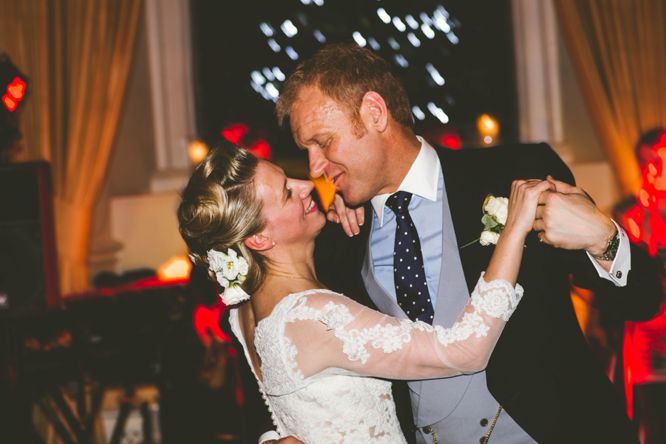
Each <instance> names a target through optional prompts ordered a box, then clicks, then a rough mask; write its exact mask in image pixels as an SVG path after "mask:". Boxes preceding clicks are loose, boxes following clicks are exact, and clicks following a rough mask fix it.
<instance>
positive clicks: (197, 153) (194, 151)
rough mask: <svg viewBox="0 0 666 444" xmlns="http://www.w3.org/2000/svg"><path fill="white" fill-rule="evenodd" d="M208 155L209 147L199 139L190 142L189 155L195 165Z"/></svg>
mask: <svg viewBox="0 0 666 444" xmlns="http://www.w3.org/2000/svg"><path fill="white" fill-rule="evenodd" d="M207 154H208V145H206V144H205V143H204V142H202V141H201V140H199V139H195V140H193V141H191V142H190V144H189V146H188V147H187V155H188V156H189V157H190V160H191V161H192V163H193V164H194V165H198V164H199V163H200V162H201V161H202V160H204V158H205V157H206V155H207Z"/></svg>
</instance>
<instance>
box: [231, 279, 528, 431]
mask: <svg viewBox="0 0 666 444" xmlns="http://www.w3.org/2000/svg"><path fill="white" fill-rule="evenodd" d="M522 293H523V291H522V288H520V287H519V286H518V287H517V288H516V289H514V288H513V287H512V286H511V284H510V283H508V282H505V281H491V282H485V281H484V279H483V276H482V277H481V279H479V282H478V284H477V286H476V288H475V289H474V291H473V292H472V295H471V298H470V302H469V303H468V305H467V307H466V308H465V310H464V311H463V312H462V313H461V315H460V316H459V318H458V321H457V322H456V323H455V324H454V325H453V326H452V327H450V328H443V327H440V326H434V327H433V326H431V325H428V324H426V323H423V322H412V321H410V320H398V319H395V318H391V317H389V316H386V315H383V314H381V313H378V312H376V311H373V310H370V309H368V308H366V307H363V306H361V305H359V304H357V303H356V302H354V301H352V300H351V299H349V298H346V297H345V296H342V295H340V294H337V293H333V292H331V291H329V290H320V289H318V290H309V291H305V292H301V293H295V294H292V295H289V296H286V297H285V298H283V299H282V300H281V301H280V302H279V303H278V304H277V305H276V306H275V308H274V309H273V312H272V313H271V314H270V316H268V317H267V318H265V319H263V320H262V321H260V322H259V323H258V325H257V327H256V329H255V338H254V346H255V347H256V351H257V354H258V355H259V357H260V360H261V374H262V376H263V382H262V381H259V386H260V390H261V391H262V393H263V394H265V399H266V401H267V405H269V408H270V409H271V411H272V413H273V419H274V423H275V424H276V427H277V429H278V431H279V433H280V434H281V435H283V436H286V435H294V436H296V437H297V438H299V439H300V440H302V441H304V442H306V443H403V442H405V440H404V437H403V435H402V432H401V430H400V426H399V423H398V420H397V417H396V414H395V405H394V403H393V397H392V394H391V384H390V382H388V381H385V380H383V379H376V378H368V377H365V376H377V377H380V378H390V379H425V378H436V377H445V376H452V375H456V374H460V373H461V372H466V371H477V370H480V369H482V368H483V366H485V363H486V362H487V358H488V357H489V355H490V351H491V350H492V348H493V346H494V344H495V342H496V340H497V338H498V337H499V334H500V332H501V330H502V328H503V326H504V323H505V320H507V319H508V318H509V316H510V315H511V313H512V312H513V311H514V310H515V308H516V306H517V304H518V302H519V301H520V298H521V296H522ZM237 316H238V314H237V311H236V309H232V311H231V318H230V320H231V324H232V329H233V331H234V333H235V334H236V335H237V336H238V337H239V339H240V341H241V343H242V344H243V347H244V348H245V349H246V350H245V351H246V357H248V360H249V355H248V352H247V346H246V344H245V343H244V341H243V338H242V335H241V331H240V328H239V325H238V317H237ZM406 344H409V346H408V347H406V346H405V345H406ZM250 362H251V361H250ZM255 376H256V374H255Z"/></svg>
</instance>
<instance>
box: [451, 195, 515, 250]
mask: <svg viewBox="0 0 666 444" xmlns="http://www.w3.org/2000/svg"><path fill="white" fill-rule="evenodd" d="M481 209H482V211H483V217H482V218H481V223H482V224H483V231H482V232H481V236H479V238H478V239H475V240H473V241H472V242H468V243H466V244H465V245H463V246H462V247H460V248H465V247H468V246H470V245H472V244H473V243H475V242H479V243H480V244H481V245H483V246H484V247H485V246H488V245H491V244H492V245H495V244H496V243H497V241H498V240H499V237H500V233H501V232H502V230H503V229H504V224H506V218H507V216H508V213H509V199H507V198H506V197H495V196H493V195H492V194H489V195H487V196H486V199H485V200H484V201H483V205H482V206H481Z"/></svg>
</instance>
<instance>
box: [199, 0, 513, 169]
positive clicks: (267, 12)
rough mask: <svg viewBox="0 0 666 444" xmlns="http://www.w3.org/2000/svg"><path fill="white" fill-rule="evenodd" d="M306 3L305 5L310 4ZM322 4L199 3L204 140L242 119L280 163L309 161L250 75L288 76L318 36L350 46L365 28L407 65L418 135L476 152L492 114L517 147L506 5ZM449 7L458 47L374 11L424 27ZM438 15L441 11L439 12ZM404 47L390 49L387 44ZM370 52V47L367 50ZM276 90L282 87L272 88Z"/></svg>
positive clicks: (362, 0) (404, 71) (464, 0)
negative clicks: (276, 70) (449, 137)
mask: <svg viewBox="0 0 666 444" xmlns="http://www.w3.org/2000/svg"><path fill="white" fill-rule="evenodd" d="M305 1H307V0H305ZM321 3H323V5H322V6H317V5H315V4H314V2H310V4H303V3H302V2H301V1H299V0H280V1H239V2H226V1H217V0H194V1H193V2H192V35H193V42H194V43H193V45H194V70H195V79H196V81H195V84H196V102H197V110H196V111H197V123H198V131H199V133H200V136H201V137H202V138H203V139H204V140H206V141H208V142H214V141H215V140H216V139H217V138H219V135H220V131H221V130H222V129H223V128H224V127H225V126H227V125H229V124H232V123H238V122H242V123H245V124H247V125H248V126H249V127H250V134H249V135H248V136H249V138H250V139H252V138H258V137H262V138H265V139H266V140H268V141H269V143H271V145H272V146H273V154H274V157H275V158H276V159H277V160H279V159H280V158H293V157H298V156H302V154H299V152H298V150H297V149H296V147H295V145H294V144H293V141H292V140H291V137H290V135H289V134H288V131H285V130H281V129H279V128H278V127H277V125H276V123H275V117H274V103H273V102H272V101H270V100H266V99H264V98H263V97H262V96H261V95H260V94H259V93H257V92H256V91H255V90H254V89H253V88H252V87H251V85H250V73H251V71H252V70H259V71H261V69H262V68H263V67H273V66H279V67H280V69H281V70H282V71H283V72H284V73H285V74H286V75H289V73H290V72H291V71H292V70H293V68H294V67H295V65H296V64H297V63H298V61H300V60H301V59H302V58H304V57H308V56H310V55H311V54H312V53H314V52H315V51H316V50H317V49H318V48H319V47H320V46H321V43H319V42H318V41H317V40H316V39H315V37H314V35H313V32H314V30H315V29H317V30H320V31H321V32H322V33H323V34H324V35H325V36H326V37H327V42H337V41H353V39H352V33H353V32H354V31H359V32H360V33H361V34H362V35H363V36H364V37H365V38H368V37H369V36H373V37H374V38H375V39H376V41H377V42H378V43H379V44H380V46H381V48H380V49H379V50H378V51H377V52H378V53H379V54H380V55H381V56H382V57H384V58H386V59H388V60H393V57H394V56H395V55H396V54H401V55H403V56H404V57H405V59H407V60H408V62H409V66H408V67H406V68H403V67H400V66H399V65H398V64H397V63H394V67H395V69H396V72H397V73H398V74H399V76H400V77H401V78H402V79H403V81H404V82H405V85H406V87H407V91H408V93H409V96H410V98H411V101H412V105H419V106H420V107H421V109H422V110H423V111H424V112H425V114H426V116H427V117H426V119H425V120H423V121H419V120H417V121H416V132H417V133H418V134H424V135H426V136H429V137H428V138H429V139H430V141H431V142H433V143H437V139H438V135H441V134H442V132H449V133H453V134H457V135H459V136H460V138H461V140H462V144H463V147H465V148H466V147H471V146H474V145H476V143H477V139H476V137H477V136H476V118H477V117H478V116H479V115H480V114H482V113H489V114H491V115H493V116H495V117H496V118H497V119H498V121H499V123H500V128H501V133H500V138H501V140H502V141H503V142H514V141H517V126H518V125H517V105H516V101H517V100H516V86H515V83H516V82H515V69H514V53H513V34H512V28H511V10H510V5H509V2H508V0H498V1H480V0H477V1H470V0H453V1H441V2H436V1H431V0H414V1H409V2H404V1H398V0H383V1H377V0H357V1H356V0H328V1H325V2H321ZM438 6H442V7H443V8H445V10H446V11H447V12H448V13H449V19H448V23H449V24H450V25H451V27H452V30H453V32H454V33H455V35H456V36H457V37H458V43H457V44H453V43H452V42H451V41H450V39H449V38H447V36H446V35H445V34H444V33H443V32H441V31H439V30H437V29H435V28H434V27H433V29H434V30H435V34H436V35H435V37H434V38H433V39H428V38H426V37H425V36H424V34H423V32H422V31H421V30H420V29H416V30H412V29H410V27H409V26H407V30H406V31H405V32H400V31H398V30H397V29H396V27H395V26H394V25H393V24H392V23H389V24H385V23H384V22H382V21H381V20H380V18H379V16H378V14H377V9H378V8H384V9H385V10H386V11H387V12H388V13H389V14H390V15H391V16H398V17H401V18H402V20H403V22H404V20H405V16H406V15H407V14H411V15H412V16H413V17H414V18H415V19H416V20H417V21H418V23H419V25H420V24H421V23H422V21H421V19H420V18H419V16H420V14H421V13H425V14H428V15H429V16H430V17H433V13H434V11H435V10H436V9H437V8H438ZM440 11H441V9H440ZM285 19H290V20H291V21H292V22H293V23H294V25H295V26H296V27H297V28H298V33H297V34H296V35H295V36H293V37H291V38H288V37H287V36H286V35H285V34H284V33H283V32H282V31H281V30H280V24H281V23H283V21H284V20H285ZM261 22H266V23H269V24H270V25H272V27H273V28H274V29H275V35H274V36H273V38H274V39H275V40H276V42H277V43H278V44H279V45H281V47H282V50H281V51H280V52H278V53H276V52H274V51H273V50H272V49H270V47H269V45H268V44H267V40H268V37H267V36H265V35H264V34H263V33H262V31H261V30H260V28H259V24H260V23H261ZM409 31H412V32H413V33H414V34H415V35H416V36H417V37H418V38H419V40H420V41H421V46H420V47H418V48H417V47H414V46H413V45H412V44H411V43H410V42H409V40H408V39H407V32H409ZM389 38H394V39H395V41H396V42H397V43H398V44H399V45H400V49H399V50H394V49H392V48H391V47H390V46H389V44H388V39H389ZM287 45H290V46H292V47H293V48H294V49H295V50H296V52H297V53H298V54H299V56H300V57H299V60H297V61H293V60H291V59H290V58H289V57H287V55H286V54H285V51H284V48H285V47H286V46H287ZM368 47H370V45H368ZM426 63H431V64H433V65H434V66H435V67H436V68H437V69H438V71H439V72H440V73H441V75H442V76H443V77H444V78H445V80H446V83H445V85H444V86H438V85H436V84H435V82H434V81H433V80H432V78H431V77H430V76H429V75H428V74H427V72H426V70H425V64H426ZM273 83H274V84H275V85H276V87H277V88H278V89H279V87H280V86H281V82H279V81H275V82H273ZM429 101H433V102H435V103H436V104H437V105H438V106H439V107H440V108H442V109H443V110H444V111H445V112H446V113H447V115H448V116H449V117H450V121H449V122H448V124H447V125H443V124H442V123H441V122H440V121H439V120H437V119H436V118H435V117H434V116H433V115H432V114H430V113H429V112H428V110H427V108H426V103H427V102H429Z"/></svg>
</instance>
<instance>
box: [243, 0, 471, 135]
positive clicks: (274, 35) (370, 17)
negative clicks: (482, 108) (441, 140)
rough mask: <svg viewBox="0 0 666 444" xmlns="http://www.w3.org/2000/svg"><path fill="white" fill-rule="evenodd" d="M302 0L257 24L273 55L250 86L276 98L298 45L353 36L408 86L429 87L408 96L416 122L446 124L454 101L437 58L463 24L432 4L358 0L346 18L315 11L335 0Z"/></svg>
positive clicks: (252, 75)
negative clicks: (418, 7) (291, 9)
mask: <svg viewBox="0 0 666 444" xmlns="http://www.w3.org/2000/svg"><path fill="white" fill-rule="evenodd" d="M300 3H301V4H302V6H301V7H300V8H299V10H298V11H297V12H292V13H291V14H290V16H289V17H283V18H281V19H278V20H273V21H262V22H260V23H259V24H258V30H259V32H260V33H261V34H262V35H263V37H264V38H265V39H266V45H267V47H268V48H269V49H270V51H271V52H272V53H274V57H273V58H272V60H271V61H272V62H273V63H270V64H267V65H265V66H258V67H256V68H255V69H253V70H252V71H251V72H250V73H249V81H250V86H251V87H252V89H253V90H254V91H256V93H257V94H259V95H261V97H263V98H264V99H265V100H267V101H272V102H276V101H277V99H278V97H279V95H280V88H281V86H282V84H283V82H284V80H285V78H286V74H285V73H288V72H289V71H291V69H292V68H293V66H294V65H295V64H296V63H298V61H299V60H300V59H301V57H302V54H301V52H302V49H307V48H311V47H312V46H313V45H314V46H317V45H322V44H325V43H327V42H329V41H340V40H353V41H354V42H356V44H358V45H359V46H362V47H369V48H371V49H372V50H373V51H375V52H378V53H379V54H380V55H381V56H382V57H384V58H385V59H387V60H390V61H392V62H393V63H394V64H395V66H396V68H397V70H398V71H399V72H400V74H401V75H402V76H403V79H404V80H406V81H408V82H409V84H410V87H411V88H412V89H413V88H414V87H423V88H427V89H428V91H427V92H426V93H424V94H416V95H415V94H411V96H412V99H413V100H414V103H413V106H412V114H413V115H414V119H415V120H419V121H423V120H426V119H429V118H434V119H437V120H438V121H439V122H441V123H442V124H446V123H449V121H450V117H449V113H447V111H446V110H447V109H448V108H450V107H451V106H453V104H454V102H455V101H454V99H453V97H451V96H450V94H448V93H447V92H446V85H447V82H446V78H445V75H444V73H443V72H442V70H441V68H440V67H439V66H438V61H439V63H441V59H442V57H437V56H438V55H441V54H442V48H443V50H444V51H446V50H447V48H452V47H453V46H455V45H458V44H459V42H460V38H459V36H458V34H457V33H456V31H457V30H458V29H459V28H460V26H461V25H460V23H459V22H458V20H457V19H456V18H455V17H453V16H452V15H451V14H450V13H449V11H448V10H447V9H446V8H445V7H444V6H443V5H441V4H438V3H437V2H433V3H432V4H431V5H430V6H431V7H430V8H428V9H425V10H409V8H410V7H409V6H407V5H404V4H402V5H399V4H397V3H395V2H387V1H381V0H379V1H377V0H372V1H367V2H358V4H360V6H358V8H357V12H358V15H357V16H356V17H350V15H349V14H347V15H340V14H334V13H328V12H330V11H327V13H321V12H319V13H317V11H315V10H314V9H315V8H316V9H320V10H325V9H326V8H331V9H332V8H334V7H335V5H334V3H335V2H332V1H330V0H329V2H326V1H325V0H300ZM422 3H425V2H422ZM421 7H422V8H423V5H422V6H421ZM412 9H414V8H413V7H412ZM433 49H436V50H433ZM414 85H416V86H414ZM423 97H427V99H423Z"/></svg>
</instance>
